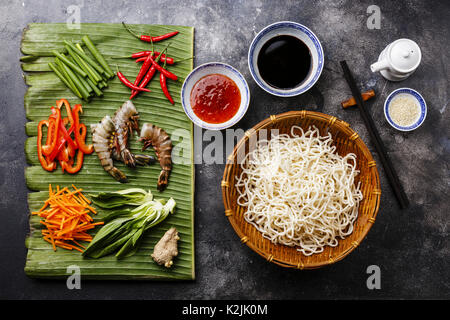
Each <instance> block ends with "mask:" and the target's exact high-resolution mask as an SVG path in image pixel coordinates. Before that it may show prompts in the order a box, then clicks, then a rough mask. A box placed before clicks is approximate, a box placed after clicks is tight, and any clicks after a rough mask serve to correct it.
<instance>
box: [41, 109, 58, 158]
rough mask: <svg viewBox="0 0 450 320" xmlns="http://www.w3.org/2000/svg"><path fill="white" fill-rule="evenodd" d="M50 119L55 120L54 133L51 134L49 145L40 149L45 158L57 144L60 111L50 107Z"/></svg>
mask: <svg viewBox="0 0 450 320" xmlns="http://www.w3.org/2000/svg"><path fill="white" fill-rule="evenodd" d="M50 117H51V118H54V119H55V128H54V132H52V137H51V144H50V145H46V146H43V147H42V153H43V154H44V155H46V156H49V155H50V154H51V153H52V151H53V150H54V149H55V147H56V143H57V142H58V134H59V124H60V120H61V112H60V110H59V109H57V108H54V107H52V115H50Z"/></svg>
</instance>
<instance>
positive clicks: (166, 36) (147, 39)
mask: <svg viewBox="0 0 450 320" xmlns="http://www.w3.org/2000/svg"><path fill="white" fill-rule="evenodd" d="M122 24H123V26H124V27H125V29H127V30H128V32H129V33H131V34H132V35H133V36H135V37H136V38H138V39H140V40H142V41H145V42H158V41H162V40H166V39H169V38H172V37H173V36H175V35H177V34H178V33H179V31H173V32H169V33H166V34H163V35H160V36H157V37H151V36H147V35H141V36H140V35H138V34H137V33H136V32H134V31H133V30H131V29H130V27H128V26H127V25H126V24H125V22H122Z"/></svg>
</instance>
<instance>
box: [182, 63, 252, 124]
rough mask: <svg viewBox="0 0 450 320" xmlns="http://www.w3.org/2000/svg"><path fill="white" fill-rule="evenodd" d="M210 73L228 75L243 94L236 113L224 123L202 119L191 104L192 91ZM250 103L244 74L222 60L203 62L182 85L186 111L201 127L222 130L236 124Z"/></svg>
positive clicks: (183, 102)
mask: <svg viewBox="0 0 450 320" xmlns="http://www.w3.org/2000/svg"><path fill="white" fill-rule="evenodd" d="M210 74H222V75H224V76H227V77H228V78H230V79H231V80H233V81H234V83H235V84H236V85H237V87H238V88H239V91H240V94H241V104H240V106H239V109H238V111H237V112H236V114H235V115H234V116H233V117H232V118H231V119H229V120H228V121H226V122H223V123H209V122H205V121H203V120H202V119H200V118H199V117H198V116H197V115H196V114H195V113H194V111H193V109H192V106H191V91H192V88H193V87H194V85H195V84H196V83H197V81H198V80H200V79H201V78H203V77H204V76H207V75H210ZM249 103H250V90H249V88H248V84H247V81H246V80H245V78H244V77H243V76H242V74H241V73H240V72H239V71H238V70H236V69H235V68H233V67H232V66H230V65H228V64H226V63H222V62H209V63H205V64H202V65H200V66H198V67H197V68H195V69H194V70H192V71H191V73H189V75H188V76H187V77H186V80H184V83H183V86H182V87H181V104H182V105H183V109H184V112H185V113H186V115H187V116H188V118H189V119H191V121H192V122H193V123H194V124H196V125H197V126H199V127H202V128H204V129H209V130H222V129H226V128H229V127H231V126H233V125H235V124H236V123H237V122H238V121H239V120H241V118H242V117H243V116H244V114H245V113H246V112H247V109H248V105H249Z"/></svg>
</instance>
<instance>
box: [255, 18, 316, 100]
mask: <svg viewBox="0 0 450 320" xmlns="http://www.w3.org/2000/svg"><path fill="white" fill-rule="evenodd" d="M280 35H289V36H293V37H296V38H297V39H300V40H301V41H302V42H303V43H304V44H306V46H307V47H308V49H309V52H310V53H311V70H310V72H309V74H308V76H307V77H306V79H305V80H304V81H303V82H302V83H300V85H298V86H297V87H295V88H292V89H280V88H275V87H273V86H271V85H269V84H268V83H267V82H266V81H264V79H263V78H262V77H261V75H260V73H259V69H258V64H257V61H258V55H259V52H260V51H261V48H262V47H263V46H264V44H265V43H266V42H267V41H269V40H270V39H272V38H274V37H277V36H280ZM323 64H324V54H323V48H322V45H321V44H320V41H319V39H318V38H317V37H316V35H315V34H314V33H313V32H312V31H311V30H309V29H308V28H307V27H305V26H304V25H302V24H300V23H297V22H291V21H281V22H276V23H273V24H271V25H268V26H267V27H265V28H264V29H262V30H261V31H260V32H259V33H258V34H257V35H256V37H255V38H254V39H253V41H252V43H251V45H250V48H249V50H248V66H249V69H250V73H251V75H252V77H253V79H254V80H255V82H256V83H257V84H258V85H259V86H260V87H261V88H262V89H264V90H265V91H267V92H268V93H270V94H273V95H275V96H280V97H293V96H297V95H299V94H302V93H305V92H306V91H308V90H309V89H311V87H312V86H313V85H314V84H315V83H316V82H317V80H318V79H319V77H320V75H321V73H322V70H323Z"/></svg>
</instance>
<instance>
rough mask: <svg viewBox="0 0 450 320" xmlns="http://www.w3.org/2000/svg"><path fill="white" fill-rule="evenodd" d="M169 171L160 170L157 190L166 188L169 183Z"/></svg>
mask: <svg viewBox="0 0 450 320" xmlns="http://www.w3.org/2000/svg"><path fill="white" fill-rule="evenodd" d="M169 173H170V171H167V170H161V173H160V174H159V178H158V190H159V191H163V190H164V189H166V187H167V184H168V183H169Z"/></svg>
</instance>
